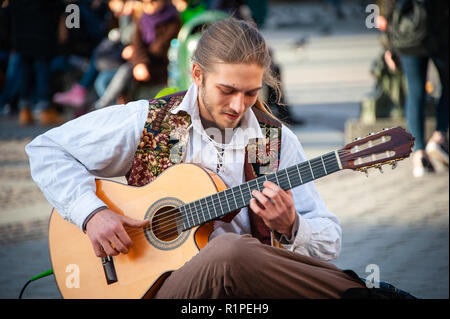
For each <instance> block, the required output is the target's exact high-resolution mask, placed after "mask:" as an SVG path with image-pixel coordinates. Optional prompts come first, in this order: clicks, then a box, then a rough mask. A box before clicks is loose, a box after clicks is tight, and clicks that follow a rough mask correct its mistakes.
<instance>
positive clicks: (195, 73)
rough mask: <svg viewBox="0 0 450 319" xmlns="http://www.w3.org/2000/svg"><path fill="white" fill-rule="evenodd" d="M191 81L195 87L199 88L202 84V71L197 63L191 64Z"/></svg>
mask: <svg viewBox="0 0 450 319" xmlns="http://www.w3.org/2000/svg"><path fill="white" fill-rule="evenodd" d="M192 79H193V80H194V83H195V84H196V85H197V86H201V85H202V83H203V70H202V68H201V67H200V65H199V64H198V63H195V62H194V63H193V64H192Z"/></svg>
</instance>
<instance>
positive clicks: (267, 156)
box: [126, 92, 281, 244]
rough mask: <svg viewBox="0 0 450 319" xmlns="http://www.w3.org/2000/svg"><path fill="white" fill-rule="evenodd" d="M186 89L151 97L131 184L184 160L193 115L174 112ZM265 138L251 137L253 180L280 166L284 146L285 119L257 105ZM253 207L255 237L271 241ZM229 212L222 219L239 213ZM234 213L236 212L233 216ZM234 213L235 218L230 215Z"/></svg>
mask: <svg viewBox="0 0 450 319" xmlns="http://www.w3.org/2000/svg"><path fill="white" fill-rule="evenodd" d="M185 94H186V92H179V93H176V94H172V95H169V96H165V97H162V98H158V99H154V100H150V101H149V112H148V116H147V121H146V123H145V126H144V130H143V132H142V135H141V139H140V142H139V145H138V148H137V150H136V153H135V156H134V160H133V165H132V167H131V169H130V171H129V172H128V174H127V176H126V178H127V182H128V184H129V185H132V186H144V185H146V184H148V183H150V182H151V181H153V180H154V179H155V178H156V177H157V176H158V175H159V174H161V173H162V172H163V171H164V170H165V169H167V168H169V167H171V166H172V165H175V164H178V163H181V162H182V160H183V155H184V151H185V149H186V147H185V146H186V143H187V141H188V138H189V132H188V130H187V128H188V127H189V125H190V124H191V118H190V115H189V114H188V113H186V112H184V111H180V112H178V113H177V114H172V113H171V112H170V111H171V110H173V109H175V108H176V107H177V106H178V105H179V104H180V103H181V101H182V100H183V98H184V96H185ZM253 112H254V114H255V116H256V118H257V119H258V122H259V124H260V127H261V130H262V132H263V134H265V139H251V140H250V141H249V143H248V145H247V147H246V153H245V164H244V172H245V179H246V181H249V180H251V179H254V178H256V177H259V176H262V175H264V174H270V173H273V172H276V171H277V170H278V165H279V160H280V150H281V123H280V122H278V121H276V120H275V119H273V118H272V117H270V116H269V115H267V114H266V113H264V112H262V111H260V110H258V109H256V108H253ZM248 211H249V218H250V225H251V229H252V234H253V235H254V237H256V238H258V239H260V241H261V242H263V243H265V244H270V242H271V237H270V232H269V229H268V228H267V226H266V225H265V224H264V222H263V221H262V219H261V218H260V217H259V216H257V215H256V214H254V213H253V212H252V211H251V209H250V208H249V209H248ZM238 212H239V211H237V212H235V213H231V214H228V215H227V216H226V217H227V218H223V219H222V220H224V221H227V222H229V221H231V219H232V218H233V217H234V216H235V215H236V214H237V213H238ZM230 215H232V216H230ZM230 217H231V218H230Z"/></svg>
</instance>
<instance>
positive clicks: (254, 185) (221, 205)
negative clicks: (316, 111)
mask: <svg viewBox="0 0 450 319" xmlns="http://www.w3.org/2000/svg"><path fill="white" fill-rule="evenodd" d="M341 169H342V166H341V163H340V159H339V156H338V153H337V152H335V151H333V152H330V153H327V154H325V155H322V156H319V157H316V158H313V159H312V160H309V161H305V162H302V163H300V164H297V165H294V166H291V167H288V168H286V169H282V170H279V171H277V172H275V173H272V174H267V175H264V176H261V177H259V178H256V179H253V180H251V181H249V182H246V183H244V184H241V185H239V186H235V187H232V188H228V189H226V190H224V191H222V192H219V193H216V194H213V195H210V196H208V197H204V198H202V199H199V200H197V201H194V202H191V203H188V204H186V205H183V206H181V207H179V209H180V212H181V213H182V215H183V225H180V226H181V228H182V229H183V230H187V229H190V228H192V227H195V226H198V225H201V224H203V223H205V222H208V221H211V220H213V219H216V218H218V217H222V216H224V215H226V214H228V213H231V212H233V211H236V210H238V209H240V208H243V207H246V206H248V205H249V204H250V200H251V199H252V197H253V196H252V191H253V190H254V189H256V190H259V191H262V190H263V188H264V186H263V184H264V182H266V181H270V182H273V183H275V184H277V185H278V186H280V187H281V188H282V189H284V190H289V189H291V188H294V187H297V186H300V185H303V184H306V183H308V182H311V181H313V180H315V179H318V178H321V177H324V176H326V175H329V174H331V173H334V172H337V171H339V170H341Z"/></svg>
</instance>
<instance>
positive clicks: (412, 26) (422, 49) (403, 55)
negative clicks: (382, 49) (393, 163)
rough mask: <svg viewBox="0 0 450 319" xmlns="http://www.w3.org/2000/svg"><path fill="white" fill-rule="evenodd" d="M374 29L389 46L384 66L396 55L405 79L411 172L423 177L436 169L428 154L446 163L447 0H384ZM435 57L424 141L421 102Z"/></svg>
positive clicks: (447, 94)
mask: <svg viewBox="0 0 450 319" xmlns="http://www.w3.org/2000/svg"><path fill="white" fill-rule="evenodd" d="M379 4H380V5H381V8H382V10H381V12H380V16H379V17H378V19H377V25H378V28H379V29H380V30H381V31H386V32H387V33H388V37H389V40H390V47H391V49H390V50H388V51H386V54H385V58H386V62H387V64H388V65H389V66H390V67H391V68H393V69H395V68H396V67H397V65H396V63H395V61H394V59H393V54H398V55H399V56H400V61H401V67H402V69H403V72H404V74H405V77H406V81H407V96H406V105H405V112H406V121H407V126H408V130H409V131H410V132H411V133H412V134H413V135H414V137H415V138H416V141H415V145H414V153H413V155H412V160H413V175H414V176H415V177H421V176H423V175H424V174H426V173H431V172H433V171H434V167H433V165H432V162H431V161H430V157H434V158H435V159H436V160H439V161H441V162H442V163H444V164H445V165H447V166H448V161H449V159H448V140H447V131H448V124H449V119H448V116H449V114H448V109H449V67H448V54H449V46H448V29H449V27H448V13H449V12H448V9H449V3H448V1H432V0H422V1H419V0H396V1H394V0H382V1H379ZM430 60H431V61H433V63H434V65H435V66H436V68H437V71H438V73H439V78H440V82H441V87H442V88H441V96H440V98H439V101H438V103H437V104H436V129H435V131H434V133H433V135H432V136H431V138H430V139H429V140H428V142H426V141H425V103H426V90H425V84H426V81H427V71H428V64H429V61H430Z"/></svg>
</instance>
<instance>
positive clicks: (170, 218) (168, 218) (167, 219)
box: [129, 151, 342, 238]
mask: <svg viewBox="0 0 450 319" xmlns="http://www.w3.org/2000/svg"><path fill="white" fill-rule="evenodd" d="M333 153H334V152H333ZM339 154H342V152H341V151H339ZM327 155H330V154H327ZM313 160H319V158H315V159H313ZM322 160H323V158H322V159H321V160H320V161H319V162H315V163H312V164H311V161H312V160H311V161H309V162H310V165H311V168H314V169H316V168H318V167H320V166H323V165H324V164H325V163H327V164H329V163H331V162H336V164H335V165H337V161H336V158H335V157H333V158H328V159H325V160H323V163H322ZM302 164H303V165H305V164H306V162H303V163H300V164H297V165H295V166H291V167H288V168H285V169H284V170H285V171H286V172H285V174H284V175H285V176H284V177H280V178H278V180H277V181H278V184H283V183H286V182H287V181H289V182H290V179H289V176H288V174H290V173H292V172H293V171H294V170H298V171H299V172H300V174H302V173H305V172H306V171H311V169H310V167H309V166H306V167H300V166H301V165H302ZM333 168H334V169H335V168H336V167H333ZM325 171H326V170H325ZM279 172H282V170H280V171H278V172H277V174H279ZM311 175H312V176H313V174H311ZM265 177H266V180H269V181H273V182H275V181H276V179H274V177H275V176H272V177H271V178H272V179H273V180H271V179H268V178H267V176H265ZM321 177H322V176H321ZM250 182H251V181H250ZM300 185H301V184H300ZM239 186H241V185H239ZM255 186H256V187H257V188H254V189H260V188H259V183H258V182H256V184H255ZM261 186H262V185H261ZM252 187H254V186H252ZM230 189H232V188H229V189H227V190H230ZM239 189H240V193H241V194H240V195H241V196H248V195H250V193H251V192H250V191H249V190H248V187H247V188H246V189H244V190H243V189H242V188H241V187H239ZM223 192H225V191H223ZM219 193H221V192H219ZM219 193H216V194H213V195H210V196H211V199H212V202H211V200H210V201H207V200H206V198H204V203H203V202H202V199H200V200H197V201H194V202H192V203H188V204H185V205H183V206H189V205H192V204H193V203H196V202H198V203H199V204H198V205H197V204H193V208H194V211H195V213H192V209H191V208H190V207H189V209H190V210H191V216H190V217H191V218H189V216H188V215H185V217H186V218H188V222H189V221H191V220H192V222H194V223H195V219H194V218H195V217H197V220H198V221H199V222H200V218H199V216H201V215H203V216H205V214H204V213H203V212H202V211H203V210H204V208H206V209H207V210H208V215H209V216H210V217H211V219H215V218H217V217H215V218H213V217H212V216H211V212H210V210H209V208H208V207H210V206H213V208H214V210H215V211H216V214H217V210H216V208H219V205H220V208H221V209H222V212H223V207H222V205H221V201H222V200H223V199H226V200H227V202H228V201H229V200H230V199H234V200H236V195H235V194H234V192H231V193H230V194H226V193H225V196H224V198H222V199H221V198H220V196H219V195H218V194H219ZM214 195H217V196H216V197H217V198H214V197H213V196H214ZM216 199H218V201H216ZM239 201H240V200H239ZM243 203H244V204H245V203H246V201H244V202H243ZM204 204H205V205H204ZM208 204H209V205H208ZM218 204H219V205H218ZM227 205H228V204H227ZM183 206H179V207H174V208H172V209H171V210H168V211H166V212H164V213H162V215H165V216H164V217H163V218H161V219H160V222H159V223H158V225H157V227H155V225H154V226H153V229H155V231H157V230H158V229H162V228H165V227H166V226H169V225H171V224H172V225H174V224H175V225H179V223H178V222H179V221H181V220H183V219H184V217H183V212H182V211H181V210H180V208H181V207H183ZM228 206H229V205H228ZM245 206H248V205H245ZM245 206H243V207H245ZM199 209H200V211H199ZM229 209H230V207H229ZM237 209H239V208H236V210H237ZM180 211H181V213H180ZM232 211H233V210H232ZM232 211H230V212H232ZM172 212H173V213H172ZM186 212H187V209H186ZM180 214H181V216H180ZM225 215H226V214H225ZM174 216H175V217H174ZM189 224H190V223H189ZM199 224H201V223H199ZM195 226H196V225H195ZM192 227H194V226H192ZM151 228H152V226H151V225H150V224H149V225H147V226H144V227H143V230H150V229H151ZM173 231H175V232H174V233H176V234H178V228H177V229H173V228H170V229H169V230H165V231H162V232H161V234H160V235H161V236H165V237H167V235H168V232H173ZM135 234H143V233H142V230H137V231H131V232H130V233H129V235H130V236H133V235H135ZM161 236H160V237H159V238H162V237H161Z"/></svg>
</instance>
